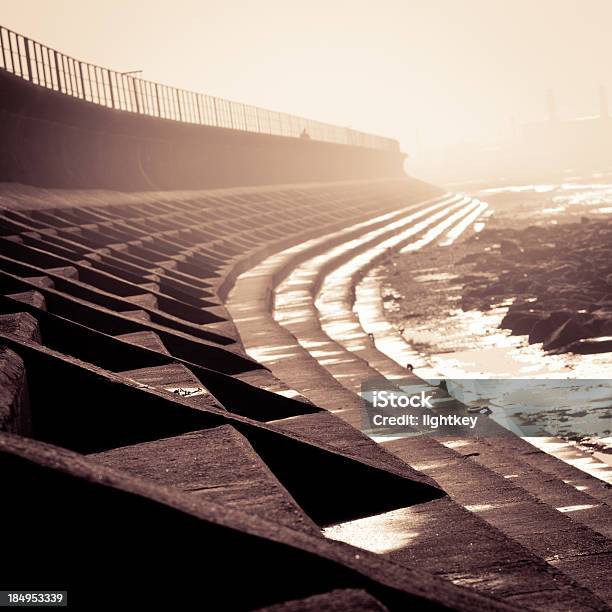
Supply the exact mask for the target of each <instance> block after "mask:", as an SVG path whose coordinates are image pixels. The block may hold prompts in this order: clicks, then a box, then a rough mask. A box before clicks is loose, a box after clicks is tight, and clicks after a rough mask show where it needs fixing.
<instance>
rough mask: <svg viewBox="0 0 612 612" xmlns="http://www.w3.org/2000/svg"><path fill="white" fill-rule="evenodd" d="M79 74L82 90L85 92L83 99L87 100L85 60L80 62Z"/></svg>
mask: <svg viewBox="0 0 612 612" xmlns="http://www.w3.org/2000/svg"><path fill="white" fill-rule="evenodd" d="M79 76H80V77H81V91H82V92H83V100H86V99H87V97H86V96H85V77H84V76H83V62H79Z"/></svg>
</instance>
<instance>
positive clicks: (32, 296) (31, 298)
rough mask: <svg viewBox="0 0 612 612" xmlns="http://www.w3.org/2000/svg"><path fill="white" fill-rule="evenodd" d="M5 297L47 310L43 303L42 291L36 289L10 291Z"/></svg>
mask: <svg viewBox="0 0 612 612" xmlns="http://www.w3.org/2000/svg"><path fill="white" fill-rule="evenodd" d="M6 297H8V298H11V299H12V300H15V301H17V302H23V303H24V304H29V305H30V306H34V308H38V309H40V310H47V305H46V303H45V297H44V296H43V295H42V293H39V292H38V291H34V290H32V291H23V292H21V293H11V294H9V295H7V296H6Z"/></svg>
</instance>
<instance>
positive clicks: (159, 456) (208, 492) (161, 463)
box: [89, 425, 321, 535]
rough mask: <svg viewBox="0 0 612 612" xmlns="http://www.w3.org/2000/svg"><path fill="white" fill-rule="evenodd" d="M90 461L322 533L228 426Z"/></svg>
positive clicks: (128, 448) (115, 451)
mask: <svg viewBox="0 0 612 612" xmlns="http://www.w3.org/2000/svg"><path fill="white" fill-rule="evenodd" d="M89 457H90V458H95V459H96V460H97V461H99V462H100V463H102V464H104V465H106V466H108V467H113V468H116V469H120V470H125V471H127V472H129V473H130V474H132V475H134V476H138V477H140V478H147V479H150V480H154V481H155V482H158V483H160V484H164V485H170V486H172V487H176V488H178V489H180V490H181V491H184V492H186V493H190V494H192V495H193V496H194V498H195V500H196V504H197V503H198V501H202V502H214V503H217V504H220V505H223V506H227V507H229V508H236V509H238V510H242V511H244V512H248V513H251V514H254V515H256V516H259V517H261V518H264V519H266V520H273V521H274V522H278V523H281V524H283V525H286V526H288V527H291V528H293V529H299V530H302V531H307V532H309V533H312V534H318V535H320V534H321V530H320V529H319V527H317V526H316V525H315V524H314V523H313V522H312V520H311V519H310V518H309V517H308V516H307V515H306V514H305V513H304V512H303V510H302V509H301V508H300V507H299V506H298V504H297V503H296V502H295V500H294V499H293V498H292V497H291V495H290V494H289V492H288V491H287V490H286V489H285V487H283V486H282V485H281V484H280V482H279V481H278V480H277V479H276V477H275V476H274V474H273V473H272V472H271V471H270V469H269V468H268V466H267V465H266V464H265V463H264V462H263V461H262V459H261V458H260V457H259V455H257V453H256V452H255V451H254V450H253V447H252V446H251V445H250V444H249V442H248V440H247V439H246V438H245V437H244V436H243V435H241V434H240V433H238V432H237V431H236V430H235V429H234V428H233V427H231V426H229V425H223V426H221V427H215V428H213V429H208V430H203V431H197V432H193V433H189V434H184V435H182V436H177V437H173V438H165V439H163V440H156V441H154V442H146V443H143V444H137V445H134V446H126V447H122V448H117V449H113V450H110V451H106V452H104V453H98V454H95V455H89Z"/></svg>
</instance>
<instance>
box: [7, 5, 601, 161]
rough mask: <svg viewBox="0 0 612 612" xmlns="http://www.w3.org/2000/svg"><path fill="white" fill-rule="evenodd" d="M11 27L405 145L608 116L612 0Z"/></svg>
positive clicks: (266, 9)
mask: <svg viewBox="0 0 612 612" xmlns="http://www.w3.org/2000/svg"><path fill="white" fill-rule="evenodd" d="M0 23H2V24H3V25H5V26H6V27H9V28H12V29H14V30H16V31H17V32H20V33H23V34H25V35H28V36H30V37H31V38H34V39H37V40H39V41H40V42H43V43H46V44H48V45H50V46H52V47H55V48H58V49H60V50H62V51H64V52H66V53H67V54H70V55H73V56H75V57H77V58H79V59H83V60H87V61H90V62H93V63H98V64H100V65H102V66H106V67H109V68H113V69H116V70H120V71H126V70H135V69H142V70H143V71H144V74H143V77H144V78H146V79H151V80H155V81H161V82H164V83H167V84H170V85H175V86H178V87H183V88H187V89H193V90H197V91H201V92H204V93H209V94H212V95H217V96H221V97H225V98H230V99H233V100H237V101H241V102H246V103H250V104H256V105H260V106H264V107H268V108H272V109H276V110H282V111H285V112H289V113H294V114H298V115H303V116H306V117H311V118H313V119H318V120H321V121H328V122H332V123H336V124H340V125H345V126H350V127H353V128H355V129H360V130H364V131H371V132H375V133H380V134H383V135H386V136H392V137H395V138H398V139H399V140H400V142H401V145H402V147H403V149H404V150H406V151H409V152H410V153H412V154H413V155H415V156H418V154H419V149H420V150H421V151H423V150H424V149H426V148H432V147H438V146H440V145H452V144H456V143H460V142H464V141H470V140H471V141H474V140H476V141H483V140H484V141H488V140H495V139H499V138H502V137H504V135H507V134H508V133H509V132H510V130H511V125H512V120H513V118H514V121H515V123H516V124H520V123H524V122H529V121H538V120H542V119H544V118H545V117H546V90H547V89H552V90H553V91H554V93H555V97H556V102H557V110H558V114H559V116H560V117H561V118H573V117H578V116H584V115H594V114H596V113H597V112H598V106H597V105H598V102H597V97H596V96H597V89H598V88H599V86H600V85H604V86H606V87H607V89H608V91H610V92H612V70H610V58H611V57H612V36H611V35H610V24H611V23H612V1H611V0H418V1H417V0H376V1H368V2H364V1H359V0H347V1H340V0H309V1H308V2H305V1H302V2H293V1H291V0H253V1H249V0H222V1H217V0H173V1H171V2H165V1H164V2H162V1H160V0H129V1H125V0H104V1H88V0H53V1H52V0H20V1H17V0H0Z"/></svg>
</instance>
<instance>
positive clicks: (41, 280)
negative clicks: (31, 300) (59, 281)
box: [26, 276, 55, 289]
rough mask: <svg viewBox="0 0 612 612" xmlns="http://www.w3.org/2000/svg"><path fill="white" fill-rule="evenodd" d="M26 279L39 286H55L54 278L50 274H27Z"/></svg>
mask: <svg viewBox="0 0 612 612" xmlns="http://www.w3.org/2000/svg"><path fill="white" fill-rule="evenodd" d="M26 280H28V281H30V282H31V283H33V284H34V285H38V286H39V287H50V288H51V289H53V287H54V286H55V285H54V283H53V280H52V279H50V278H49V277H48V276H27V277H26Z"/></svg>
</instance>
